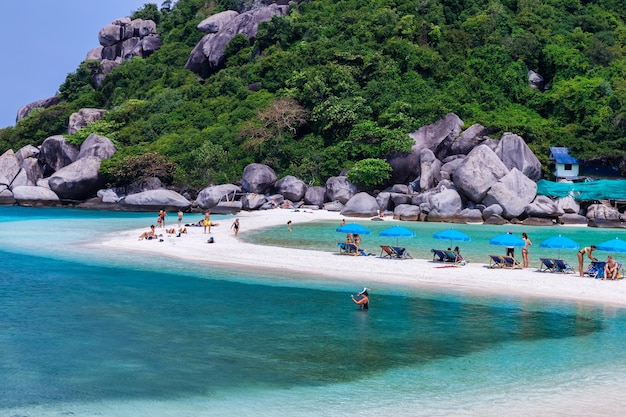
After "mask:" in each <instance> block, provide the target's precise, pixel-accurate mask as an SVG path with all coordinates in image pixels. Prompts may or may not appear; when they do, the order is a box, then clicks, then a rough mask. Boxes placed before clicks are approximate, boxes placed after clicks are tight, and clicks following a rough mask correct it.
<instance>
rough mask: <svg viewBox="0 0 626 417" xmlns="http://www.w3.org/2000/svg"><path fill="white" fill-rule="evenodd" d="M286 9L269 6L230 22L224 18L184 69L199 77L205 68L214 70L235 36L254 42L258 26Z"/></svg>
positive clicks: (201, 42) (237, 17) (199, 46)
mask: <svg viewBox="0 0 626 417" xmlns="http://www.w3.org/2000/svg"><path fill="white" fill-rule="evenodd" d="M287 8H288V6H286V5H283V6H279V5H277V4H270V5H268V6H266V7H260V8H256V9H253V10H250V11H248V12H245V13H242V14H240V15H238V16H235V17H234V18H232V19H230V20H228V16H227V17H225V18H224V22H223V25H220V27H219V30H218V32H216V33H210V34H208V35H205V36H204V37H203V38H202V40H201V41H200V42H199V43H198V44H197V45H196V47H195V48H194V50H193V51H192V52H191V54H190V56H189V59H188V60H187V63H186V64H185V69H188V70H191V71H193V72H195V73H196V74H199V75H203V74H202V72H203V71H204V69H205V68H208V69H210V70H216V69H217V68H219V67H220V66H221V65H222V63H223V60H224V52H225V50H226V45H228V42H230V41H231V39H232V38H234V37H235V35H238V34H242V35H244V36H245V37H247V38H248V39H250V41H254V39H255V37H256V33H257V30H258V27H259V24H260V23H262V22H268V21H270V20H271V19H272V17H274V16H284V15H285V14H286V13H287Z"/></svg>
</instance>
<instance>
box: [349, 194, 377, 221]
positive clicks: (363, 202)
mask: <svg viewBox="0 0 626 417" xmlns="http://www.w3.org/2000/svg"><path fill="white" fill-rule="evenodd" d="M379 212H380V207H379V206H378V202H377V201H376V199H375V198H374V197H373V196H371V195H369V194H368V193H358V194H355V195H354V196H353V197H352V198H351V199H350V200H349V201H348V202H347V203H346V205H345V206H344V208H343V210H341V214H342V215H344V216H351V217H373V216H376V215H378V213H379Z"/></svg>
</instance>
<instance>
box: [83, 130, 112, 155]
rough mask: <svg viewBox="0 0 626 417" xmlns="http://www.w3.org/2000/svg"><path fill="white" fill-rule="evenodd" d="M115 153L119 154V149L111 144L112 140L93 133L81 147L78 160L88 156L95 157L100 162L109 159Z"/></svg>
mask: <svg viewBox="0 0 626 417" xmlns="http://www.w3.org/2000/svg"><path fill="white" fill-rule="evenodd" d="M115 152H117V148H116V147H115V145H114V144H113V142H111V139H109V138H107V137H106V136H100V135H96V134H95V133H92V134H91V135H89V136H87V139H85V141H84V142H83V144H82V145H81V146H80V152H79V153H78V159H80V158H84V157H86V156H95V157H96V158H98V159H100V160H102V159H109V158H110V157H112V156H113V154H114V153H115Z"/></svg>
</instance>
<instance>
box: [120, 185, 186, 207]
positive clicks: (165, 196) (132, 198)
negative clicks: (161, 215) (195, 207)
mask: <svg viewBox="0 0 626 417" xmlns="http://www.w3.org/2000/svg"><path fill="white" fill-rule="evenodd" d="M123 204H124V205H126V206H132V208H133V209H135V210H158V209H163V210H166V211H173V210H183V211H185V210H187V209H189V208H190V207H191V202H190V201H189V200H187V199H186V198H185V197H183V196H182V195H180V194H178V193H177V192H176V191H172V190H163V189H161V190H150V191H144V192H142V193H137V194H132V195H129V196H126V198H124V200H123Z"/></svg>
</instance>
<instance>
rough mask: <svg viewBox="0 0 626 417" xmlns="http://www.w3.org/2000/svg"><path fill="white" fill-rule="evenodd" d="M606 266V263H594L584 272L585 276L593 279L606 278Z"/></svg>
mask: <svg viewBox="0 0 626 417" xmlns="http://www.w3.org/2000/svg"><path fill="white" fill-rule="evenodd" d="M604 265H606V262H601V261H592V262H591V263H590V264H589V266H588V267H587V269H586V270H585V272H583V276H585V275H588V276H590V277H591V278H602V277H604Z"/></svg>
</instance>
